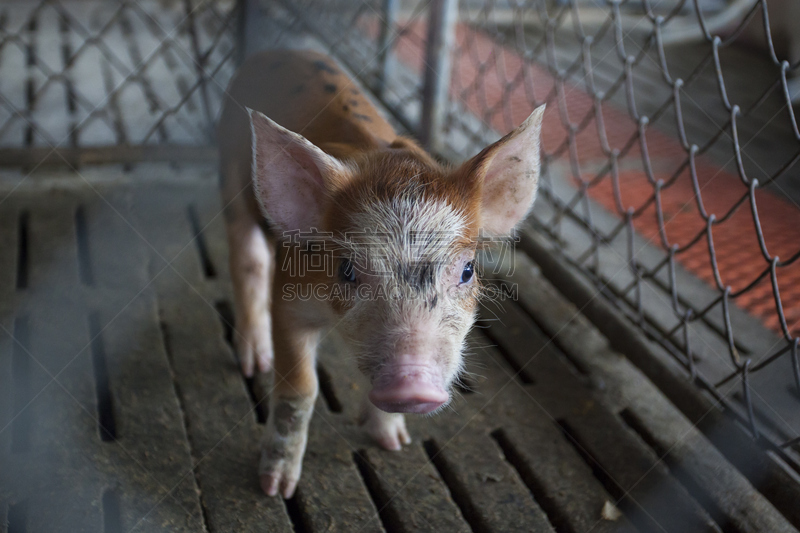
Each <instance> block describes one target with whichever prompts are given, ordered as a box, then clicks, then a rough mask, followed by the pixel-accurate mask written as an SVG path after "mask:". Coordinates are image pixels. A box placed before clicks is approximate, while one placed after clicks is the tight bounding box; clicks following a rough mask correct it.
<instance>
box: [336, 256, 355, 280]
mask: <svg viewBox="0 0 800 533" xmlns="http://www.w3.org/2000/svg"><path fill="white" fill-rule="evenodd" d="M339 277H340V278H342V281H346V282H348V283H355V281H356V269H355V268H353V263H351V262H350V261H349V260H348V259H344V260H342V262H341V264H340V265H339Z"/></svg>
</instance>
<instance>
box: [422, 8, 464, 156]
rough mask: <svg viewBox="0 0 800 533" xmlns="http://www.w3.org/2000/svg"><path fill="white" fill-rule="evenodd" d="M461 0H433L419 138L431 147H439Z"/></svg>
mask: <svg viewBox="0 0 800 533" xmlns="http://www.w3.org/2000/svg"><path fill="white" fill-rule="evenodd" d="M457 14H458V0H432V2H431V6H430V16H429V18H428V41H427V47H426V50H425V79H424V84H423V87H422V117H421V118H420V123H419V138H420V141H421V142H422V144H423V145H424V146H425V147H426V148H427V149H428V150H431V151H434V152H436V151H439V150H438V148H439V147H440V146H441V145H442V141H443V139H442V133H443V129H444V122H445V118H446V112H447V99H448V91H449V89H450V52H451V50H452V48H453V42H454V41H455V29H456V17H457Z"/></svg>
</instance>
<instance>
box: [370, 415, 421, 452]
mask: <svg viewBox="0 0 800 533" xmlns="http://www.w3.org/2000/svg"><path fill="white" fill-rule="evenodd" d="M361 426H362V427H363V428H364V430H365V431H366V432H367V434H368V435H369V436H370V437H372V438H373V439H374V440H375V442H377V443H378V444H379V445H380V446H381V447H382V448H384V449H386V450H392V451H397V450H400V449H402V447H403V444H411V436H410V435H409V434H408V430H407V429H406V421H405V418H403V415H401V414H397V413H384V412H382V411H378V410H377V409H376V410H372V411H370V412H369V413H368V414H367V415H366V416H365V417H364V419H363V420H362V422H361Z"/></svg>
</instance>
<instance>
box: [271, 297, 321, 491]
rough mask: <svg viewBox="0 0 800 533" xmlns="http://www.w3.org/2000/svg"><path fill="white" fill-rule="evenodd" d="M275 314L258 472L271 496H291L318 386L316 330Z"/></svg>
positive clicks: (301, 459) (280, 314) (298, 475)
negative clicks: (303, 329) (300, 327)
mask: <svg viewBox="0 0 800 533" xmlns="http://www.w3.org/2000/svg"><path fill="white" fill-rule="evenodd" d="M286 322H287V319H286V316H285V314H283V313H276V314H275V316H274V326H275V330H274V331H275V333H274V341H275V374H274V383H273V388H272V394H271V396H270V404H269V418H268V419H267V429H266V433H265V435H264V440H263V443H262V445H261V462H260V464H259V476H260V481H261V488H262V489H263V490H264V492H265V493H267V494H268V495H269V496H275V495H276V494H278V493H279V492H280V494H281V495H282V496H283V497H284V498H291V497H292V495H293V494H294V491H295V488H296V487H297V482H298V481H299V480H300V471H301V469H302V466H303V454H304V453H305V450H306V442H307V441H308V425H309V422H310V421H311V415H312V414H313V412H314V402H315V401H316V398H317V392H318V390H319V386H318V383H317V374H316V372H315V370H314V364H315V357H316V346H317V339H318V337H319V335H318V332H316V331H314V332H299V331H297V328H296V324H295V325H294V326H295V327H292V324H288V323H286Z"/></svg>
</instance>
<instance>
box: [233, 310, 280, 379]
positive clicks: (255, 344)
mask: <svg viewBox="0 0 800 533" xmlns="http://www.w3.org/2000/svg"><path fill="white" fill-rule="evenodd" d="M236 332H237V335H236V352H237V353H238V354H239V362H240V364H241V365H242V373H243V374H244V375H245V376H247V377H253V372H254V371H255V368H256V365H258V370H259V371H260V372H269V371H270V370H272V334H271V332H270V328H269V325H268V324H263V323H262V324H261V325H259V326H247V327H241V328H240V327H239V326H237V327H236Z"/></svg>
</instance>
